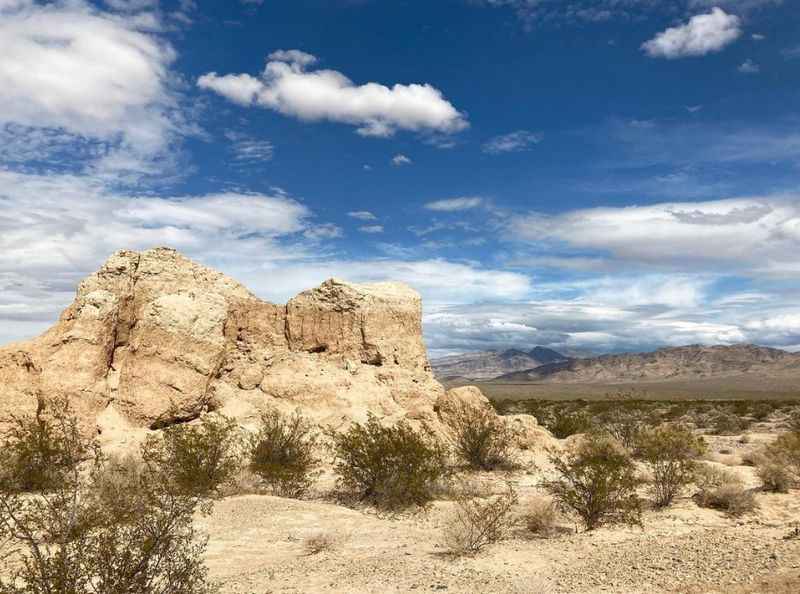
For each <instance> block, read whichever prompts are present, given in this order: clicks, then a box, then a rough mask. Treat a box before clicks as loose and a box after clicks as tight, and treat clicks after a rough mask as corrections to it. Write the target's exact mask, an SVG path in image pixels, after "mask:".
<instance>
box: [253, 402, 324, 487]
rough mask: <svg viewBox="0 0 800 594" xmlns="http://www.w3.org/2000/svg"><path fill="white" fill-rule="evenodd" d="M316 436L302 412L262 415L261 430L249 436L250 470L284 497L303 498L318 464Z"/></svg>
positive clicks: (276, 412)
mask: <svg viewBox="0 0 800 594" xmlns="http://www.w3.org/2000/svg"><path fill="white" fill-rule="evenodd" d="M315 446H316V436H315V435H314V434H313V431H312V426H311V424H310V423H309V422H308V421H306V420H305V419H303V417H302V416H300V413H299V412H296V413H294V414H293V415H292V416H290V417H286V416H284V415H282V414H281V413H279V412H278V411H274V410H273V411H269V412H266V413H264V414H262V415H261V419H260V425H259V429H258V432H257V433H256V434H254V435H252V436H251V437H250V442H249V469H250V471H251V472H253V473H254V474H255V475H257V476H258V477H259V478H260V479H261V480H262V481H264V483H266V484H267V485H268V486H269V488H270V490H271V491H272V492H273V493H274V494H275V495H278V496H281V497H302V496H303V495H304V494H305V493H306V492H307V491H308V489H309V487H310V486H311V483H312V481H313V476H312V475H313V471H314V468H315V467H316V465H317V459H316V458H315V457H314V448H315Z"/></svg>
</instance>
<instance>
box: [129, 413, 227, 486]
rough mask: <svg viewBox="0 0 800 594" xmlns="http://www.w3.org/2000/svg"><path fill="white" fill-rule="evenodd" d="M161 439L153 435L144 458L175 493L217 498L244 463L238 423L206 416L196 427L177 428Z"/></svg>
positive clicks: (144, 448) (219, 417)
mask: <svg viewBox="0 0 800 594" xmlns="http://www.w3.org/2000/svg"><path fill="white" fill-rule="evenodd" d="M162 433H163V434H162V435H161V436H156V435H150V436H148V439H147V441H146V442H145V443H144V445H143V446H142V458H143V460H144V463H145V465H146V466H147V467H148V470H149V472H150V473H151V474H153V476H159V477H160V478H161V479H162V481H163V483H164V484H165V486H167V487H168V488H169V489H171V490H173V491H174V492H175V493H178V494H182V495H192V496H198V497H213V496H216V495H217V494H218V493H219V491H220V489H221V488H223V487H224V486H225V485H226V484H228V483H230V482H231V481H233V479H234V477H235V476H236V473H237V471H238V470H239V467H240V464H241V453H240V449H241V448H240V445H241V444H240V441H241V436H240V433H239V429H238V426H237V425H236V422H235V421H233V420H232V419H229V418H227V417H224V416H215V415H206V416H204V417H203V418H202V420H201V421H200V422H199V423H197V424H194V425H175V426H173V427H170V428H168V429H165V430H164V431H163V432H162Z"/></svg>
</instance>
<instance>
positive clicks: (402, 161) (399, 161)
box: [392, 155, 413, 167]
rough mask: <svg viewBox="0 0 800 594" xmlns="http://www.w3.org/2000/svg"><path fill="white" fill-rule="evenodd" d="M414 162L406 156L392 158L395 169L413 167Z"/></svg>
mask: <svg viewBox="0 0 800 594" xmlns="http://www.w3.org/2000/svg"><path fill="white" fill-rule="evenodd" d="M411 163H413V161H412V160H411V159H410V158H408V157H406V156H405V155H395V156H394V157H392V165H394V166H395V167H402V166H403V165H411Z"/></svg>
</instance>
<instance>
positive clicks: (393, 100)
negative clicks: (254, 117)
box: [197, 50, 468, 137]
mask: <svg viewBox="0 0 800 594" xmlns="http://www.w3.org/2000/svg"><path fill="white" fill-rule="evenodd" d="M316 62H317V58H316V57H315V56H312V55H311V54H307V53H305V52H301V51H299V50H279V51H277V52H273V53H272V54H270V56H269V60H268V61H267V65H266V67H265V68H264V71H263V72H262V73H261V75H260V76H259V77H253V76H251V75H249V74H227V75H218V74H217V73H216V72H210V73H208V74H205V75H203V76H201V77H200V78H199V80H198V82H197V84H198V86H199V87H200V88H203V89H208V90H211V91H214V92H216V93H218V94H220V95H222V96H223V97H226V98H227V99H229V100H231V101H233V102H235V103H238V104H240V105H244V106H251V105H255V106H258V107H263V108H266V109H273V110H275V111H277V112H279V113H282V114H284V115H287V116H292V117H296V118H298V119H300V120H303V121H308V122H317V121H324V120H327V121H332V122H341V123H346V124H351V125H354V126H357V132H358V133H359V134H361V135H363V136H380V137H387V136H392V135H393V134H394V133H395V132H397V131H398V130H410V131H415V132H438V133H448V134H449V133H454V132H458V131H460V130H463V129H464V128H466V127H467V126H468V124H467V120H466V117H465V116H464V114H462V113H460V112H459V111H458V110H457V109H456V108H455V107H454V106H453V105H452V103H450V102H449V101H447V100H446V99H445V98H444V97H443V95H442V93H441V91H439V90H438V89H436V88H435V87H433V86H431V85H429V84H410V85H404V84H395V85H394V86H392V87H387V86H385V85H382V84H378V83H374V82H370V83H366V84H363V85H356V84H355V83H354V82H353V81H351V80H350V79H349V78H347V77H346V76H345V75H344V74H342V73H340V72H337V71H335V70H315V71H309V70H308V67H309V66H312V65H313V64H315V63H316Z"/></svg>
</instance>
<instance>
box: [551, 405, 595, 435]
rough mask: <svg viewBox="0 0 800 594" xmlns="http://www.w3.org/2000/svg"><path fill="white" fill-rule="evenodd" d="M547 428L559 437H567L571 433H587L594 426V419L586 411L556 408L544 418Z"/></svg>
mask: <svg viewBox="0 0 800 594" xmlns="http://www.w3.org/2000/svg"><path fill="white" fill-rule="evenodd" d="M543 424H544V426H545V428H546V429H547V430H548V431H550V433H552V434H553V436H555V437H557V438H558V439H566V438H567V437H569V436H570V435H577V434H578V433H586V432H587V431H589V430H591V428H592V421H591V419H590V418H589V416H588V415H587V414H586V413H584V412H568V411H565V410H561V409H555V410H553V411H552V414H551V415H550V416H548V417H546V418H545V419H544V423H543Z"/></svg>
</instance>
